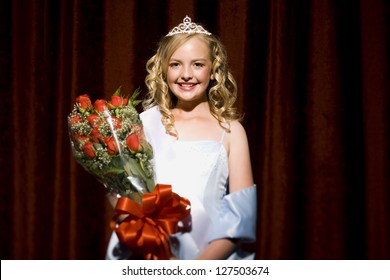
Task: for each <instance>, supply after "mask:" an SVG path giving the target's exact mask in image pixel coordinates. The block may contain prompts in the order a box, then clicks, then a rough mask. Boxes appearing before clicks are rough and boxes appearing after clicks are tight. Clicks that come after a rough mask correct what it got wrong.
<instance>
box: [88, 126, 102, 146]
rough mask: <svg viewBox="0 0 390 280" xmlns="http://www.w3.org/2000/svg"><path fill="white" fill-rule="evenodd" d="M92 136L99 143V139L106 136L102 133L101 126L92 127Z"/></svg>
mask: <svg viewBox="0 0 390 280" xmlns="http://www.w3.org/2000/svg"><path fill="white" fill-rule="evenodd" d="M90 137H91V139H92V141H93V142H95V143H99V142H100V141H99V139H100V140H104V137H103V136H102V135H101V134H100V131H99V127H94V128H92V131H91V135H90Z"/></svg>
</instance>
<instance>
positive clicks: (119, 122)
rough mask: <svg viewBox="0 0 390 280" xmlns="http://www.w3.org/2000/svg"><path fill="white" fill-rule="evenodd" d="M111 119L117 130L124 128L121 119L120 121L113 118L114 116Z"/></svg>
mask: <svg viewBox="0 0 390 280" xmlns="http://www.w3.org/2000/svg"><path fill="white" fill-rule="evenodd" d="M111 119H112V122H113V125H114V129H115V130H117V129H121V128H122V121H121V120H120V119H118V118H117V117H113V116H112V117H111Z"/></svg>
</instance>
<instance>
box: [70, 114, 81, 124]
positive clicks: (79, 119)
mask: <svg viewBox="0 0 390 280" xmlns="http://www.w3.org/2000/svg"><path fill="white" fill-rule="evenodd" d="M78 122H82V119H81V118H80V117H79V116H77V115H75V116H73V117H71V118H70V124H75V123H78Z"/></svg>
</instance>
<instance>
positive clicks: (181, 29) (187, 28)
mask: <svg viewBox="0 0 390 280" xmlns="http://www.w3.org/2000/svg"><path fill="white" fill-rule="evenodd" d="M181 33H187V34H191V33H201V34H206V35H211V33H210V32H208V31H207V30H205V29H204V28H203V27H202V26H200V25H197V24H196V23H195V22H191V18H190V17H189V16H186V17H185V18H184V19H183V23H180V24H179V25H178V26H176V27H174V28H173V29H172V30H171V31H169V33H168V34H167V35H166V36H173V35H176V34H181Z"/></svg>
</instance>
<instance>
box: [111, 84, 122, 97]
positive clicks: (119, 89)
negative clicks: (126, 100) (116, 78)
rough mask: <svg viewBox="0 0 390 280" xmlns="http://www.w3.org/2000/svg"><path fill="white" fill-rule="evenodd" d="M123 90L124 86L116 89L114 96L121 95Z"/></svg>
mask: <svg viewBox="0 0 390 280" xmlns="http://www.w3.org/2000/svg"><path fill="white" fill-rule="evenodd" d="M121 90H122V86H120V87H119V88H118V89H117V90H116V91H115V93H114V94H113V96H121Z"/></svg>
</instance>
